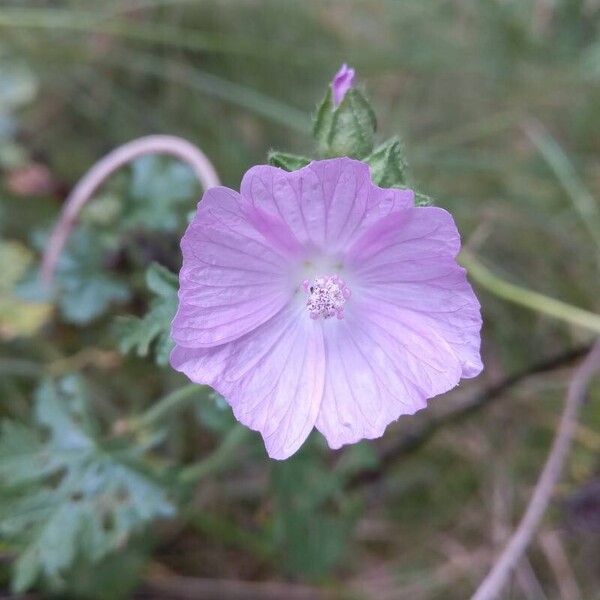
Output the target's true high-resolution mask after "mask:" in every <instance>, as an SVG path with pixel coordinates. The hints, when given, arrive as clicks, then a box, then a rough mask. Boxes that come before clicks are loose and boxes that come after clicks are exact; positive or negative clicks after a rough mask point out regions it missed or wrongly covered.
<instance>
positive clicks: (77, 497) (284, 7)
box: [0, 0, 600, 600]
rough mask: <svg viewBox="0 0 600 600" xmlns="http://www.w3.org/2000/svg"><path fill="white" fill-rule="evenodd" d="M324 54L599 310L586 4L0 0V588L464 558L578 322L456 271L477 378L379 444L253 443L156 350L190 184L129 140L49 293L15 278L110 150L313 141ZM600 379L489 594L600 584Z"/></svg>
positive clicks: (536, 446)
mask: <svg viewBox="0 0 600 600" xmlns="http://www.w3.org/2000/svg"><path fill="white" fill-rule="evenodd" d="M341 62H348V63H350V64H352V65H353V66H354V67H355V68H356V69H357V72H358V78H359V81H360V84H361V85H364V86H365V88H366V89H367V90H368V94H369V96H370V97H371V99H372V100H373V104H374V106H375V108H376V111H377V114H378V118H379V130H380V132H381V135H382V138H383V137H384V136H385V137H389V135H391V134H394V133H399V134H401V136H402V137H403V139H404V141H405V144H406V147H407V151H408V156H409V160H410V164H411V173H412V177H413V179H414V181H415V182H418V187H419V189H420V190H421V191H423V192H424V193H426V194H428V195H430V196H432V197H433V198H435V201H436V203H437V204H439V205H441V206H444V207H445V208H448V209H449V210H451V211H452V213H453V214H454V215H455V217H456V219H457V221H458V222H459V225H460V229H461V231H462V235H463V241H464V242H465V243H466V244H467V246H468V248H469V250H470V251H471V253H472V254H473V255H475V256H477V258H478V260H479V261H481V262H482V263H484V264H485V265H486V266H488V267H489V268H490V269H491V270H492V271H493V272H494V273H495V274H496V275H498V276H500V277H502V278H504V279H507V280H510V281H512V282H514V283H516V284H518V285H520V286H523V287H525V288H529V289H532V290H536V291H538V292H541V293H542V294H545V295H547V296H550V297H554V298H558V299H561V300H563V301H565V302H567V303H569V304H572V305H574V306H578V307H581V308H584V309H587V310H588V311H591V312H594V311H598V309H599V307H600V305H599V298H600V278H599V277H598V270H599V265H600V206H599V203H598V200H597V198H598V195H599V192H600V177H599V173H600V135H598V134H599V132H600V85H599V83H600V3H598V2H597V1H596V0H535V1H534V0H525V1H524V0H513V1H511V0H484V1H481V2H471V1H469V0H439V1H435V0H402V1H394V0H387V1H386V0H344V1H343V0H337V1H333V0H326V1H317V0H314V1H313V0H303V1H293V0H254V1H250V0H247V1H244V0H220V1H219V0H205V1H202V2H201V1H196V2H194V1H192V0H187V1H186V0H118V1H117V0H105V1H103V2H92V1H91V0H88V1H84V0H79V1H77V0H72V1H59V0H56V1H49V0H48V1H45V2H44V1H41V0H40V1H36V0H28V1H27V2H23V1H21V0H14V1H10V0H1V1H0V264H1V265H2V266H1V269H2V277H0V399H1V400H2V402H1V404H0V411H1V414H2V417H3V418H4V424H3V428H2V433H1V437H0V481H1V486H0V533H1V538H0V556H1V558H2V561H1V565H0V581H1V585H2V587H3V588H4V589H5V590H9V589H12V590H13V593H14V594H18V593H24V592H25V591H26V590H30V589H31V590H34V591H33V592H31V593H32V594H36V595H37V594H38V593H39V594H40V597H48V596H49V595H51V594H54V593H59V594H63V595H66V597H69V598H78V597H81V598H102V599H104V598H109V599H112V598H118V597H139V598H148V597H157V598H167V597H168V598H191V597H194V598H213V597H218V598H228V597H231V598H252V597H255V598H260V597H263V598H281V597H290V598H294V597H298V598H305V597H306V598H313V597H315V598H318V597H321V596H324V595H331V596H332V597H339V598H357V599H360V598H377V599H379V600H381V599H386V598H389V599H396V598H411V599H421V598H422V599H433V598H444V599H453V598H457V599H460V598H465V597H468V595H469V594H470V593H471V592H472V590H473V589H474V587H475V585H476V583H477V582H478V581H479V580H480V579H481V577H482V576H483V574H484V573H485V571H486V569H487V568H488V567H489V564H490V563H491V560H492V559H493V557H494V556H495V555H496V554H497V552H498V549H499V548H500V547H501V545H502V542H503V540H505V539H506V536H507V534H508V533H509V532H510V530H511V529H512V527H513V525H514V523H515V521H516V519H517V518H518V516H519V515H520V514H521V512H522V509H523V506H524V505H525V503H526V501H527V498H528V496H529V493H530V491H531V487H532V485H533V483H534V482H535V479H536V475H537V473H538V471H539V468H540V466H541V465H542V463H543V460H544V457H545V455H546V452H547V449H548V445H549V442H550V440H551V437H552V434H553V431H554V429H555V425H556V420H557V416H558V414H559V410H560V406H561V402H562V397H563V395H564V390H565V386H566V383H567V382H568V379H569V375H570V372H571V371H570V369H571V367H572V362H571V361H572V359H574V358H576V357H577V356H578V355H580V354H581V353H582V350H583V349H584V348H585V347H586V346H587V345H588V344H589V343H590V340H591V336H592V334H591V333H590V331H589V330H588V329H586V327H575V326H571V325H568V324H565V323H564V322H560V321H556V320H552V319H549V318H547V317H545V316H544V315H543V314H541V313H539V312H535V311H532V310H528V309H526V308H523V307H519V306H516V305H515V304H512V303H508V302H506V301H505V300H504V299H501V298H498V297H496V295H495V294H493V293H491V292H492V291H493V290H490V289H488V288H489V286H486V287H485V288H484V287H479V288H478V291H479V293H480V297H481V301H482V305H483V311H484V322H485V325H484V331H483V339H484V343H483V352H484V358H485V364H486V370H485V373H484V374H483V375H482V376H480V377H479V378H477V379H476V380H475V381H469V382H465V383H464V384H462V385H461V386H460V387H459V388H458V389H457V390H455V391H454V392H452V393H451V394H448V395H446V396H444V397H441V398H437V399H436V400H434V401H433V402H432V408H431V410H429V411H426V413H423V414H419V415H417V416H416V417H414V418H412V417H408V418H404V419H401V420H400V422H399V423H397V424H395V425H393V426H392V427H390V428H389V429H388V431H387V433H386V435H385V437H384V438H383V439H382V440H379V441H377V442H369V443H363V444H359V445H357V446H354V447H351V448H348V449H346V450H343V451H341V452H330V451H328V450H327V449H326V448H325V446H324V443H323V441H322V439H321V438H320V436H318V435H317V434H313V436H311V438H310V443H308V444H307V445H305V447H304V448H303V449H302V451H301V452H300V453H299V454H298V455H297V456H295V457H294V458H293V459H291V460H289V461H287V462H285V463H275V462H272V461H269V460H267V458H266V457H265V453H264V450H263V448H262V444H261V443H260V440H259V439H257V436H256V435H254V434H251V433H245V432H244V431H243V430H240V429H239V428H238V427H236V426H235V424H234V423H233V420H232V417H231V415H230V412H229V410H228V409H227V408H226V406H225V405H224V404H223V401H222V400H221V399H219V398H217V397H215V396H214V395H213V394H212V393H211V392H210V390H206V389H203V388H198V387H196V388H193V389H191V388H189V387H185V385H186V382H185V381H184V380H183V378H182V377H180V376H179V375H178V374H176V373H174V372H172V371H171V370H170V369H169V368H168V367H165V366H164V363H165V360H164V358H165V356H166V351H167V350H168V340H167V339H166V338H165V336H164V335H163V332H164V324H165V323H168V320H169V315H170V310H171V309H172V308H171V307H172V303H173V294H174V290H175V287H174V285H175V283H174V282H173V278H172V276H171V275H170V273H169V272H168V271H167V270H166V269H168V270H171V271H175V270H176V269H177V268H178V264H179V260H180V257H179V251H178V239H179V237H180V235H181V231H182V229H183V227H184V226H185V222H186V215H187V214H188V213H189V211H191V210H192V209H193V206H194V204H195V202H196V201H197V199H198V196H199V193H200V190H199V187H198V185H197V183H196V182H195V180H194V178H193V176H192V175H191V173H190V172H189V171H188V170H187V169H186V168H185V167H183V166H182V165H180V164H177V163H175V162H173V161H169V160H165V159H160V158H147V159H141V160H139V161H137V162H136V163H135V164H134V165H133V166H132V167H131V168H130V169H125V170H124V171H122V172H121V173H119V174H118V175H117V176H115V177H114V178H112V179H111V180H110V182H109V183H108V184H107V185H106V186H105V187H104V188H103V189H102V191H101V193H100V194H99V195H98V197H97V198H96V199H95V200H94V201H93V202H92V203H91V204H90V205H89V208H87V209H86V211H85V214H84V215H83V216H82V219H81V221H80V223H79V224H78V226H77V229H76V233H75V235H74V236H73V238H72V240H71V242H70V244H69V247H68V249H67V252H66V254H65V255H64V257H63V258H62V260H61V263H60V265H59V275H58V289H57V290H56V293H55V294H54V295H53V296H52V297H50V296H48V294H47V292H45V291H44V290H43V289H42V288H40V285H39V283H38V281H37V277H36V269H37V265H38V263H39V253H40V250H41V249H42V248H43V247H44V244H45V240H46V239H47V234H48V231H49V227H50V225H51V224H52V223H53V222H54V220H55V218H56V216H57V213H58V211H59V209H60V206H61V202H62V201H63V200H64V198H65V196H66V194H67V193H68V191H69V190H70V189H71V188H72V186H73V185H74V183H75V182H76V181H77V179H78V178H79V177H80V176H81V175H82V174H83V173H84V172H85V171H86V170H87V168H89V167H90V166H91V165H92V164H93V163H94V162H95V161H96V160H97V159H98V158H99V157H100V156H102V155H103V154H104V153H106V152H107V151H108V150H110V149H112V148H113V147H115V146H117V145H118V144H120V143H122V142H125V141H128V140H130V139H133V138H135V137H138V136H141V135H144V134H148V133H156V132H163V133H174V134H178V135H181V136H183V137H185V138H187V139H189V140H190V141H192V142H194V143H197V144H198V145H199V146H201V147H202V148H203V149H204V150H205V152H206V153H207V154H208V155H209V156H210V157H211V159H212V160H213V161H214V163H215V165H216V167H217V169H218V171H219V173H220V175H221V177H222V178H223V180H224V182H225V184H227V185H230V186H232V187H237V186H238V184H239V181H240V179H241V175H242V174H243V172H244V171H245V170H246V169H247V168H248V167H249V166H250V165H253V164H256V163H262V162H265V160H266V153H267V151H268V150H270V149H271V148H277V149H281V150H288V151H293V152H298V153H300V154H310V153H311V151H312V147H311V145H312V142H311V138H310V135H309V127H310V119H309V116H310V113H311V112H312V110H313V109H314V106H315V105H316V102H317V101H318V100H319V99H320V98H321V96H322V94H323V91H324V86H325V85H326V83H327V82H328V81H329V79H330V77H331V75H332V74H333V73H334V72H335V71H336V70H337V68H338V67H339V65H340V63H341ZM157 264H158V265H162V266H163V267H164V268H160V267H159V266H157ZM492 287H493V286H492ZM148 310H150V311H152V316H151V317H150V318H149V317H146V320H145V321H142V322H140V321H136V320H133V319H132V318H131V317H139V318H143V317H144V315H147V313H148ZM152 324H155V326H154V327H148V326H147V325H152ZM513 374H517V375H518V377H517V378H516V381H509V382H508V383H509V385H504V382H505V379H506V378H507V377H509V376H511V375H513ZM169 394H171V395H169ZM599 395H600V393H599V390H598V387H596V388H595V390H592V394H591V398H590V401H589V403H588V404H587V406H586V407H585V410H584V414H583V418H582V421H581V425H580V427H579V428H578V431H577V436H576V440H575V447H574V452H573V454H572V456H571V459H570V461H569V465H568V469H567V473H566V475H565V477H563V483H562V486H561V488H560V489H559V490H558V493H557V494H556V497H555V501H554V503H553V506H552V511H551V514H550V515H549V516H548V518H547V519H546V520H545V522H544V525H543V528H542V529H541V531H540V533H539V535H538V536H537V537H536V540H535V543H534V544H533V546H532V547H531V549H530V552H529V554H528V559H527V560H526V561H524V562H523V563H522V564H521V565H520V567H519V569H518V570H517V573H516V576H515V578H514V581H513V583H512V587H511V589H510V590H507V595H506V597H507V598H508V597H510V598H532V599H539V598H565V599H575V598H586V599H587V598H590V599H591V598H600V593H599V592H598V590H599V589H600V573H599V571H598V553H599V550H600V539H599V537H598V535H599V533H600V478H599V476H598V473H599V466H600V463H599V460H598V451H599V449H600V430H599V425H600V397H599ZM165 396H166V397H167V398H168V400H167V402H166V404H165V403H164V402H163V403H161V404H158V401H159V399H160V398H164V397H165ZM157 406H158V407H160V408H159V409H156V407H157ZM464 406H468V407H469V406H470V407H475V408H474V409H470V410H461V407H464ZM457 415H458V416H457ZM449 416H450V417H449ZM446 420H447V421H448V422H446ZM440 424H441V426H439V425H440ZM11 582H12V583H11ZM249 582H252V583H249ZM7 593H9V592H8V591H7ZM236 594H237V595H236ZM15 597H16V596H15ZM36 597H37V596H36Z"/></svg>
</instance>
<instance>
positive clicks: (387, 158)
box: [365, 137, 408, 188]
mask: <svg viewBox="0 0 600 600" xmlns="http://www.w3.org/2000/svg"><path fill="white" fill-rule="evenodd" d="M365 161H366V162H367V163H368V164H369V166H370V167H371V179H372V180H373V183H376V184H377V185H379V186H381V187H385V188H403V187H407V185H408V184H407V162H406V155H405V151H404V145H403V144H402V142H401V141H400V138H398V137H393V138H391V139H389V140H388V141H387V142H384V143H383V144H381V146H379V147H377V148H375V150H374V151H373V152H372V153H371V154H370V155H369V156H368V157H367V158H366V159H365Z"/></svg>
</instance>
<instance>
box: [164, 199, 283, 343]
mask: <svg viewBox="0 0 600 600" xmlns="http://www.w3.org/2000/svg"><path fill="white" fill-rule="evenodd" d="M247 208H248V206H244V201H243V199H242V198H241V197H240V195H239V194H237V193H236V192H233V191H232V190H229V189H227V188H223V187H216V188H212V189H210V190H208V191H207V192H206V193H205V194H204V197H203V199H202V201H201V202H200V203H199V204H198V210H197V213H196V215H195V217H194V219H193V221H192V222H191V224H190V225H189V227H188V229H187V231H186V232H185V235H184V236H183V239H182V241H181V249H182V251H183V266H182V268H181V271H180V274H179V281H180V289H179V308H178V310H177V314H176V316H175V319H174V320H173V325H172V332H171V335H172V337H173V339H174V341H175V342H176V343H178V344H181V345H183V346H186V347H188V348H202V347H208V346H216V345H219V344H223V343H225V342H229V341H231V340H234V339H236V338H239V337H240V336H242V335H244V334H245V333H247V332H249V331H252V330H253V329H255V328H256V327H258V326H259V325H261V324H262V323H264V322H265V321H267V320H269V319H270V318H271V317H272V316H273V315H275V314H276V313H277V312H279V311H280V310H281V309H282V308H283V307H284V306H285V304H286V303H287V302H288V301H289V299H290V298H291V296H292V293H293V285H292V283H291V282H290V281H289V270H288V265H287V257H286V256H285V253H284V252H283V251H281V250H279V249H277V248H276V247H274V246H273V245H272V244H271V243H270V242H268V241H266V240H265V239H264V237H263V236H262V234H260V233H259V232H258V231H256V229H255V228H254V227H253V226H252V225H251V224H250V223H249V220H248V216H247V214H246V209H247Z"/></svg>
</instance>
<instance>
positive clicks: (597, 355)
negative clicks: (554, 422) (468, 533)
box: [471, 340, 600, 600]
mask: <svg viewBox="0 0 600 600" xmlns="http://www.w3.org/2000/svg"><path fill="white" fill-rule="evenodd" d="M599 370H600V340H599V341H597V342H596V344H595V345H594V347H593V348H592V350H591V351H590V353H589V354H588V356H587V358H586V359H585V360H584V361H583V363H582V364H581V365H580V366H579V368H578V369H577V371H576V372H575V374H574V375H573V379H571V383H570V384H569V389H568V391H567V397H566V400H565V408H564V410H563V413H562V416H561V419H560V423H559V425H558V429H557V431H556V436H555V437H554V442H553V443H552V448H551V449H550V453H549V454H548V458H547V460H546V464H545V465H544V469H543V470H542V473H541V475H540V477H539V479H538V481H537V483H536V485H535V489H534V490H533V494H532V495H531V499H530V500H529V504H528V505H527V509H526V510H525V513H524V514H523V518H522V519H521V522H520V523H519V525H518V527H517V528H516V530H515V532H514V533H513V535H512V536H511V538H510V539H509V541H508V543H507V544H506V546H505V547H504V550H503V551H502V553H501V554H500V556H499V558H498V560H497V561H496V562H495V564H494V566H493V567H492V569H491V570H490V572H489V573H488V575H487V576H486V578H485V579H484V580H483V582H482V583H481V585H480V586H479V587H478V588H477V591H476V592H475V594H474V595H473V596H472V598H471V600H495V599H497V598H499V597H500V594H501V592H502V589H503V588H504V586H505V585H506V583H507V581H508V578H509V577H510V574H511V573H512V571H513V569H514V568H515V566H516V565H517V564H518V562H519V561H520V560H521V557H522V556H523V554H524V553H525V551H526V550H527V547H528V546H529V544H530V542H531V540H532V538H533V536H534V534H535V532H536V530H537V528H538V526H539V524H540V521H541V520H542V517H543V516H544V513H545V512H546V508H547V507H548V504H549V503H550V499H551V497H552V492H553V490H554V488H555V486H556V483H557V482H558V479H559V477H560V474H561V471H562V468H563V464H564V462H565V459H566V458H567V455H568V453H569V448H570V446H571V439H572V437H573V433H574V431H575V428H576V426H577V414H578V412H579V408H580V407H581V405H582V404H583V401H584V400H585V397H586V393H587V389H588V386H589V384H590V381H591V379H592V377H593V376H594V375H595V374H596V373H597V372H598V371H599Z"/></svg>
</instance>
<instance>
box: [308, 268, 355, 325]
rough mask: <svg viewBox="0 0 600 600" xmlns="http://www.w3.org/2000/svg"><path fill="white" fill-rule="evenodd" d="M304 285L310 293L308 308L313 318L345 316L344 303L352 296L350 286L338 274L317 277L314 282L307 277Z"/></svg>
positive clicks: (339, 317) (341, 317)
mask: <svg viewBox="0 0 600 600" xmlns="http://www.w3.org/2000/svg"><path fill="white" fill-rule="evenodd" d="M302 287H303V289H304V291H305V292H306V293H307V294H308V298H307V299H306V308H307V309H308V312H309V314H310V318H311V319H319V318H321V319H330V318H331V317H337V318H338V319H343V318H344V304H346V300H348V298H350V288H349V287H348V286H347V285H346V284H345V283H344V281H343V280H342V279H341V278H340V277H339V276H338V275H327V276H325V277H315V279H314V280H313V282H312V283H311V282H310V281H309V280H308V279H306V280H304V282H303V284H302Z"/></svg>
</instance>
